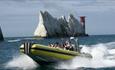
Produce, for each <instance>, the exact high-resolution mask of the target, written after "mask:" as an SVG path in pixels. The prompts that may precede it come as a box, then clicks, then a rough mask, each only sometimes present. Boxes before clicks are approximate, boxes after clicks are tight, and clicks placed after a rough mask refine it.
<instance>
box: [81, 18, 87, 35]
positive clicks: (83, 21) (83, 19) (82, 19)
mask: <svg viewBox="0 0 115 70" xmlns="http://www.w3.org/2000/svg"><path fill="white" fill-rule="evenodd" d="M80 23H81V25H82V29H83V35H85V34H86V32H85V16H80Z"/></svg>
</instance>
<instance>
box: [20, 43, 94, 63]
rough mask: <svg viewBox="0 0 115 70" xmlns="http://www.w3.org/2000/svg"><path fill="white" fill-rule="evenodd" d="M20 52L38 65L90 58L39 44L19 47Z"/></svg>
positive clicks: (86, 55) (26, 44)
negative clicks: (78, 57) (77, 57)
mask: <svg viewBox="0 0 115 70" xmlns="http://www.w3.org/2000/svg"><path fill="white" fill-rule="evenodd" d="M20 51H21V52H23V53H25V54H27V55H28V56H30V57H31V58H32V59H33V60H35V61H36V62H38V63H41V64H44V63H54V62H59V61H66V60H71V59H73V58H74V57H76V56H83V57H88V58H91V57H92V56H91V55H90V54H85V53H80V52H77V51H70V50H64V49H61V48H54V47H49V46H46V45H41V44H30V43H25V44H23V45H22V46H21V47H20Z"/></svg>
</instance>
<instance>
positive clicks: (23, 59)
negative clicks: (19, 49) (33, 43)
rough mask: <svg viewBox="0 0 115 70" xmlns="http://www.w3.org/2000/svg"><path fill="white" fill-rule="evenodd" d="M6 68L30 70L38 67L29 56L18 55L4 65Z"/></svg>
mask: <svg viewBox="0 0 115 70" xmlns="http://www.w3.org/2000/svg"><path fill="white" fill-rule="evenodd" d="M5 67H6V68H19V69H23V70H28V69H29V70H31V69H35V68H36V67H38V65H37V63H35V62H34V61H33V60H32V59H31V58H30V57H29V56H27V55H24V54H22V55H20V56H17V57H14V58H13V59H12V60H10V61H9V62H8V63H6V66H5Z"/></svg>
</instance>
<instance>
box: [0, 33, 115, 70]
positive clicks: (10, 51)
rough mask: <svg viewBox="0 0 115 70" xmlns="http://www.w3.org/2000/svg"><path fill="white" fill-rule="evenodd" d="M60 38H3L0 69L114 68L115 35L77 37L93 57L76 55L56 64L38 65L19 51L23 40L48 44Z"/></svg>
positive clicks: (77, 69)
mask: <svg viewBox="0 0 115 70" xmlns="http://www.w3.org/2000/svg"><path fill="white" fill-rule="evenodd" d="M66 39H67V38H66ZM66 39H64V40H66ZM61 40H62V38H47V39H43V38H40V39H35V38H32V37H8V38H5V41H3V42H0V70H7V69H8V70H23V69H24V70H28V69H29V70H57V69H67V70H70V69H75V70H115V35H92V36H89V37H79V44H80V47H83V49H82V52H85V53H90V54H91V55H92V56H93V58H92V59H87V58H81V57H76V58H75V59H73V60H70V61H67V62H60V63H59V64H56V65H44V66H40V65H39V64H37V63H36V62H34V61H33V60H32V59H31V58H30V57H28V56H27V55H24V54H21V53H20V51H19V47H20V45H21V44H22V43H24V42H25V41H26V42H27V41H30V42H36V43H40V44H45V45H48V44H49V43H55V42H62V41H61Z"/></svg>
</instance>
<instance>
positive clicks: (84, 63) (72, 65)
mask: <svg viewBox="0 0 115 70" xmlns="http://www.w3.org/2000/svg"><path fill="white" fill-rule="evenodd" d="M111 45H112V48H109V46H111ZM80 46H81V47H83V48H82V49H81V52H84V53H89V54H91V55H92V56H93V58H86V57H76V58H74V59H73V60H70V61H67V62H61V63H59V64H58V65H57V66H56V68H58V69H76V68H79V67H88V68H104V67H115V42H111V43H101V44H96V45H90V46H87V45H80Z"/></svg>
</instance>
